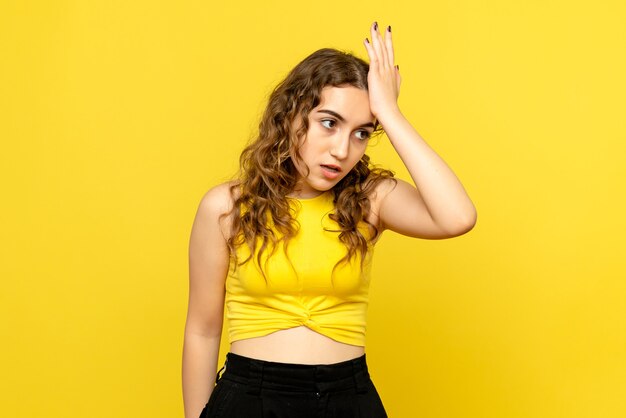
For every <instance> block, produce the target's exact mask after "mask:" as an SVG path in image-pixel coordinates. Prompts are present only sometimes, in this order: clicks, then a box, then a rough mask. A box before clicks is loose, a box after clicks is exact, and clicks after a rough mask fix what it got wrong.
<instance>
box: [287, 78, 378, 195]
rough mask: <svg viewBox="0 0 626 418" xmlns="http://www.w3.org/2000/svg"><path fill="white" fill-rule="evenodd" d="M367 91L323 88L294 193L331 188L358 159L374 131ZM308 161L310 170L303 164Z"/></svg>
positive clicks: (311, 116) (298, 165)
mask: <svg viewBox="0 0 626 418" xmlns="http://www.w3.org/2000/svg"><path fill="white" fill-rule="evenodd" d="M374 120H375V119H374V116H373V115H372V113H371V112H370V105H369V96H368V92H367V91H366V90H362V89H359V88H356V87H353V86H347V87H331V86H328V87H324V88H323V89H322V94H321V100H320V104H319V105H318V106H317V107H315V108H313V110H311V112H310V113H309V129H308V131H307V133H306V136H305V137H304V138H303V139H302V143H301V147H300V156H301V158H302V161H301V162H297V161H296V160H295V159H294V163H295V166H296V169H297V170H298V173H299V178H298V183H297V185H296V190H295V191H294V193H293V194H294V195H295V196H297V197H301V198H305V199H306V198H311V197H315V196H317V195H319V194H320V193H321V192H324V191H326V190H330V189H331V188H333V187H334V186H335V185H336V184H337V183H339V181H340V180H341V179H343V178H344V177H345V176H346V175H347V174H348V173H349V172H350V170H352V168H353V167H354V166H355V165H356V163H358V162H359V160H360V159H361V157H363V154H364V153H365V149H366V148H367V143H368V141H369V137H370V136H371V134H372V132H373V131H374ZM302 163H304V164H306V167H308V168H309V172H308V175H306V174H307V169H306V167H304V166H303V165H302Z"/></svg>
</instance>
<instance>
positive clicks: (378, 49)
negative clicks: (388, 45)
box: [370, 22, 387, 67]
mask: <svg viewBox="0 0 626 418" xmlns="http://www.w3.org/2000/svg"><path fill="white" fill-rule="evenodd" d="M370 32H371V35H372V47H373V49H374V52H375V54H376V61H377V63H378V64H379V65H382V66H383V67H384V66H386V65H387V61H386V57H385V54H384V51H383V48H384V47H385V46H384V44H383V42H382V37H381V36H380V32H379V30H378V22H374V24H372V26H371V28H370Z"/></svg>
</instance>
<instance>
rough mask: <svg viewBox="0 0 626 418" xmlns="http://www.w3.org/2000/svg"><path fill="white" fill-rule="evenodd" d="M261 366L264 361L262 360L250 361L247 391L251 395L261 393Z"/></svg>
mask: <svg viewBox="0 0 626 418" xmlns="http://www.w3.org/2000/svg"><path fill="white" fill-rule="evenodd" d="M263 366H264V363H263V362H262V361H258V360H251V361H250V369H249V378H250V380H249V390H248V393H249V394H251V395H260V394H261V389H262V387H263Z"/></svg>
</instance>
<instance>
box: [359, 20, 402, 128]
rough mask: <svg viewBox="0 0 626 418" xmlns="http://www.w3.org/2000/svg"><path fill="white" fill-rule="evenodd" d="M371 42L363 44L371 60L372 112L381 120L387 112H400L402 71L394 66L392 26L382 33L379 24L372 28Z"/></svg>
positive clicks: (366, 40) (370, 89) (368, 78)
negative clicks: (399, 100) (399, 97)
mask: <svg viewBox="0 0 626 418" xmlns="http://www.w3.org/2000/svg"><path fill="white" fill-rule="evenodd" d="M370 32H371V36H372V40H371V42H370V41H368V39H367V38H366V39H365V40H364V41H363V43H364V44H365V49H367V54H368V56H369V60H370V69H369V73H368V74H367V83H368V88H369V99H370V110H371V111H372V114H373V115H374V116H375V117H376V119H378V120H380V119H381V118H382V117H384V116H383V115H384V114H385V113H387V112H398V111H399V108H398V95H399V93H400V82H401V77H400V70H399V68H398V67H397V66H396V65H394V56H393V40H392V37H391V26H388V27H387V29H386V30H385V36H384V37H383V35H382V34H381V33H380V28H379V27H378V23H376V22H374V23H373V24H372V26H371V27H370Z"/></svg>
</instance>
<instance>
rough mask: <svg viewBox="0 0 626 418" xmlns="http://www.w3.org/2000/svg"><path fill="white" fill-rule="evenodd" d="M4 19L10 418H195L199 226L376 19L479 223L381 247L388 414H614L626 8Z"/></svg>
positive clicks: (454, 4) (45, 14) (17, 7)
mask: <svg viewBox="0 0 626 418" xmlns="http://www.w3.org/2000/svg"><path fill="white" fill-rule="evenodd" d="M0 4H1V6H0V54H1V60H0V138H1V141H2V143H1V145H2V148H1V149H2V151H1V153H0V179H1V182H2V189H1V190H2V206H1V208H2V209H1V216H0V228H1V232H0V234H1V237H2V248H1V249H0V250H1V251H0V257H1V262H0V277H1V288H0V315H1V318H2V319H1V325H0V332H1V334H0V335H1V337H2V344H1V348H0V359H1V360H0V361H1V364H0V373H1V374H2V378H1V379H0V394H1V396H2V399H1V405H2V406H1V408H0V409H1V410H2V412H1V414H2V416H6V417H27V416H28V417H30V416H46V417H59V418H74V417H83V416H90V417H96V418H98V417H144V416H145V417H148V416H150V417H182V395H181V384H180V368H181V366H180V362H181V360H180V359H181V350H182V342H183V329H184V320H185V314H186V306H187V280H188V278H187V267H188V266H187V248H188V247H187V245H188V239H189V232H190V229H191V224H192V221H193V217H194V214H195V211H196V208H197V204H198V202H199V200H200V198H201V197H202V195H203V194H204V192H205V191H206V190H207V189H208V188H210V187H211V186H213V185H215V184H217V183H219V182H221V181H223V180H225V179H227V178H229V177H230V176H231V175H232V174H233V173H234V172H235V168H236V165H237V158H238V156H239V153H240V151H241V149H242V147H243V145H244V144H245V142H246V141H247V140H248V139H249V138H250V137H251V136H252V134H253V132H254V129H255V127H256V125H257V123H258V117H259V115H260V112H261V111H262V109H263V106H264V104H265V99H266V97H267V94H268V93H269V91H270V89H271V88H272V87H273V86H274V85H275V84H276V82H278V81H279V80H280V79H281V78H282V77H283V76H284V75H285V74H286V73H287V71H288V70H289V69H290V68H292V67H293V66H294V65H295V64H296V63H297V62H299V61H300V60H301V59H302V58H304V57H305V56H306V55H308V54H309V53H310V52H313V51H314V50H316V49H318V48H321V47H326V46H330V47H336V48H340V49H345V50H349V51H354V52H356V53H357V54H359V55H361V56H362V57H366V55H365V50H364V47H363V46H362V39H363V38H364V37H366V36H368V28H369V24H370V23H371V22H372V21H374V20H378V22H379V23H380V25H381V26H382V27H383V28H384V27H386V26H387V25H388V24H391V25H392V27H393V33H394V36H395V40H396V57H397V63H398V64H400V71H401V73H402V76H403V85H402V89H401V95H400V104H401V107H402V109H403V111H404V113H405V114H406V115H407V116H408V117H409V119H410V120H411V121H412V122H413V123H414V125H415V127H416V129H417V130H418V132H420V134H421V135H422V136H423V137H424V139H425V140H426V141H427V142H428V143H429V144H430V145H431V146H432V147H433V148H434V149H435V151H437V152H438V153H439V154H440V155H441V156H442V157H443V158H444V159H445V160H446V161H447V162H448V164H449V165H450V166H451V167H452V169H453V170H454V171H455V173H456V174H457V175H458V176H459V178H460V179H461V180H462V182H463V184H464V185H465V187H466V189H467V191H468V193H469V195H470V196H471V198H472V199H473V201H474V203H475V205H476V207H477V210H478V223H477V225H476V227H475V228H474V230H473V231H471V232H470V233H469V234H467V235H464V236H462V237H459V238H456V239H452V240H443V241H428V240H415V239H410V238H407V237H402V236H398V235H394V234H393V233H386V234H385V236H384V237H383V239H382V241H381V242H380V245H379V246H378V247H377V253H376V256H375V259H374V271H373V284H372V290H371V305H370V311H369V318H370V322H369V328H368V346H367V353H368V360H369V364H370V367H371V373H372V376H373V379H374V382H375V384H376V386H377V387H378V390H379V392H380V394H381V396H382V398H383V401H384V403H385V406H386V408H387V410H388V412H389V415H390V416H391V417H399V418H402V417H427V418H452V417H454V418H457V417H459V418H460V417H462V418H474V417H475V418H491V417H493V418H557V417H568V418H579V417H585V418H617V417H620V418H621V417H624V416H626V282H625V280H626V265H625V262H624V261H623V254H624V248H625V247H626V245H625V244H626V243H625V233H626V221H625V216H624V214H625V212H626V198H625V195H626V193H625V187H624V185H625V184H624V183H625V180H626V164H625V163H626V145H625V142H626V125H625V122H624V121H625V119H626V99H625V97H626V77H625V75H626V24H625V23H624V22H626V6H625V4H624V2H623V1H621V0H615V1H602V0H600V1H585V2H581V1H565V0H554V1H545V0H533V1H515V2H513V1H498V0H486V1H480V2H479V1H438V2H434V1H428V2H426V1H422V2H416V1H409V0H405V1H400V2H394V1H387V2H380V1H369V0H366V1H363V0H360V1H358V2H357V1H353V2H340V1H336V0H334V1H317V2H293V1H269V2H257V1H255V2H252V1H250V2H247V3H242V2H237V1H228V2H219V3H218V2H212V1H193V2H189V1H181V2H173V1H170V2H165V1H110V0H107V1H102V0H100V1H88V0H84V1H43V0H42V1H39V2H37V1H17V0H15V1H6V0H3V1H2V2H1V3H0ZM377 142H378V143H377V144H375V145H373V146H372V148H371V150H370V154H371V155H372V157H373V159H374V161H375V162H377V163H380V164H382V165H384V166H387V167H390V168H392V169H394V170H396V172H397V174H398V176H399V177H401V178H404V179H407V180H408V179H409V177H408V174H407V172H406V170H405V169H404V168H403V166H402V164H401V162H400V160H399V158H398V157H397V156H396V154H395V152H394V150H393V148H392V147H391V146H390V145H389V144H388V143H387V142H386V141H385V139H384V138H381V139H380V140H378V141H377ZM223 341H224V342H225V341H226V340H225V339H224V340H223ZM226 350H227V346H226V344H223V345H222V353H221V354H220V363H221V362H222V361H223V358H224V354H225V352H226Z"/></svg>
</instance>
